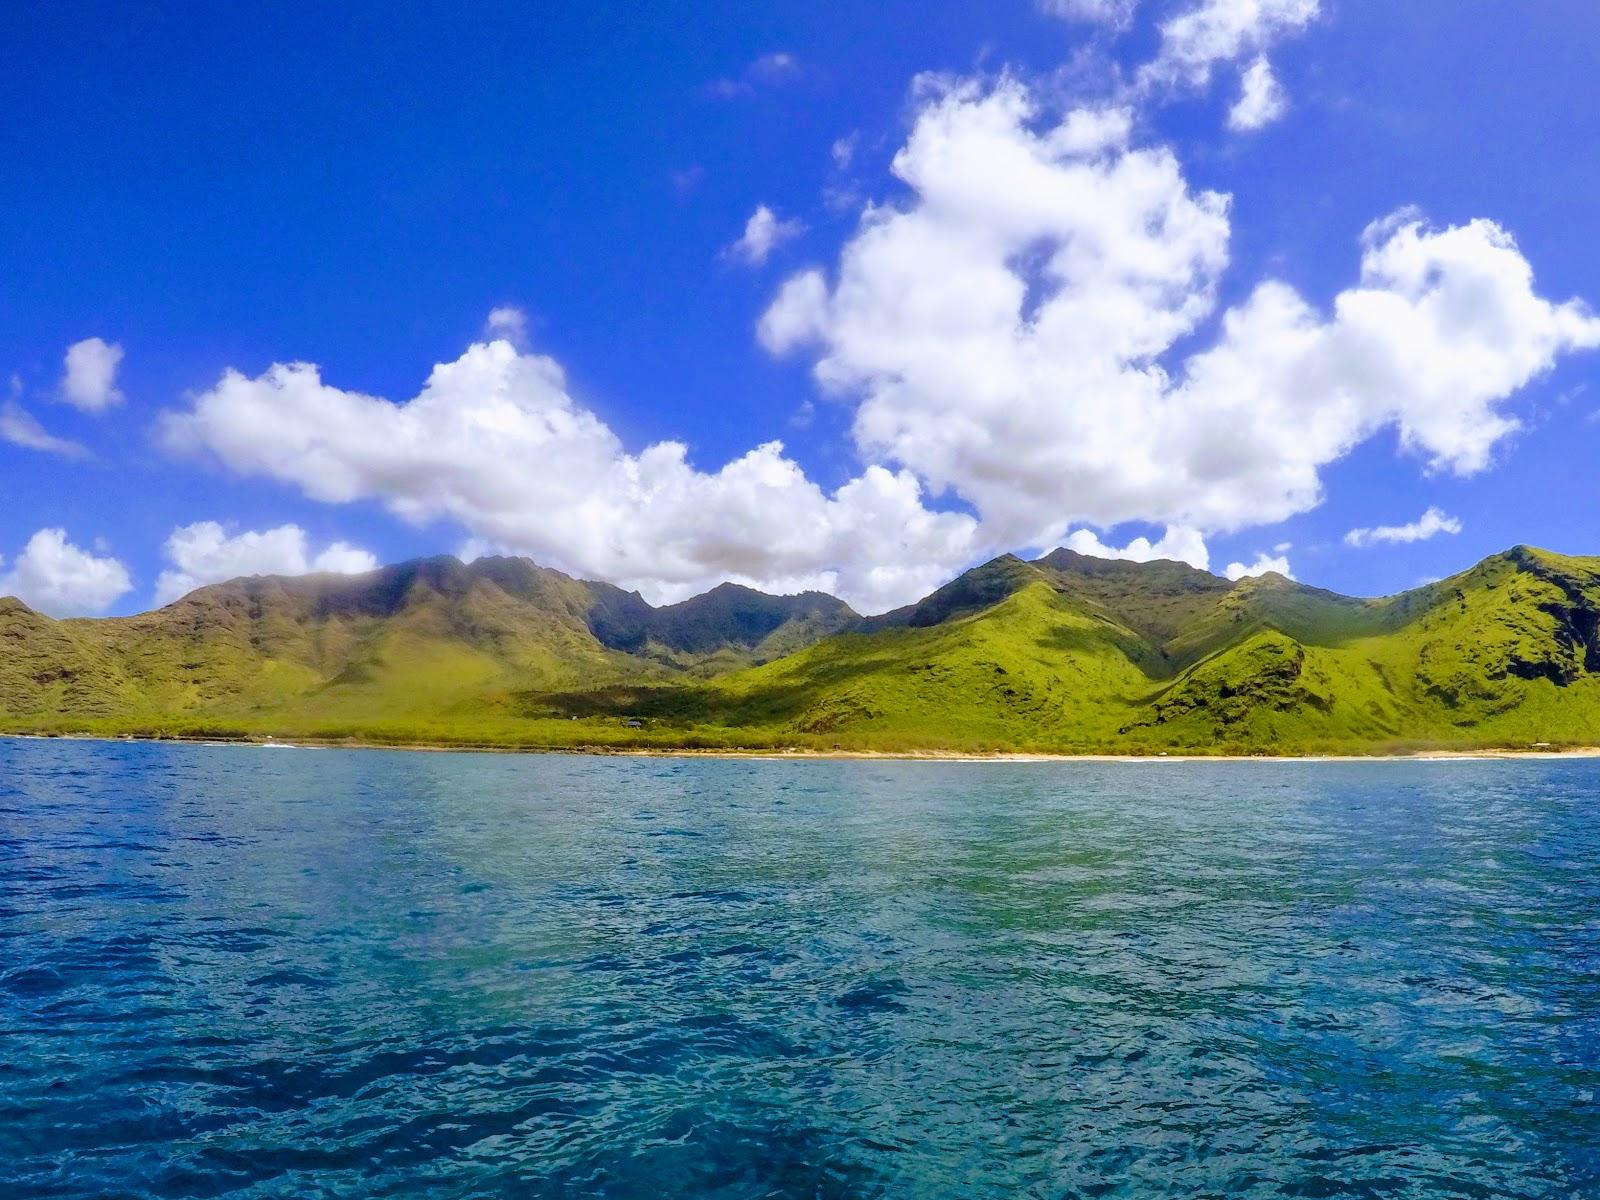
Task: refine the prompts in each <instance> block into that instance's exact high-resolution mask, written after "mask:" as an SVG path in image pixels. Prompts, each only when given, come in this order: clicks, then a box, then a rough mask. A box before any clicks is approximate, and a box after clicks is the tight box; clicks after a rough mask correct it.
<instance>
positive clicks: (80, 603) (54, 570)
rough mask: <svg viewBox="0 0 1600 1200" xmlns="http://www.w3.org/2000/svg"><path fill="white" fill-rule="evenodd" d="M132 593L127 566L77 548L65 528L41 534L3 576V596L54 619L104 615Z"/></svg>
mask: <svg viewBox="0 0 1600 1200" xmlns="http://www.w3.org/2000/svg"><path fill="white" fill-rule="evenodd" d="M132 588H133V580H132V579H131V578H130V577H129V575H128V569H127V568H126V567H125V566H123V565H122V563H120V562H118V561H117V560H116V559H115V558H112V557H110V556H109V555H98V554H92V553H90V552H89V551H87V550H84V549H82V548H80V547H78V546H74V545H73V544H72V543H71V542H70V541H68V540H67V532H66V530H64V529H41V530H39V532H38V533H36V534H34V535H33V536H32V537H31V538H29V539H28V544H27V546H25V547H24V548H23V550H22V553H21V554H19V555H17V559H16V561H15V562H14V563H12V565H11V569H10V570H9V571H7V572H5V574H4V575H0V596H15V597H17V599H19V600H21V601H22V602H23V603H24V604H26V605H27V606H28V607H29V608H32V609H35V610H36V611H38V612H42V613H45V614H47V615H48V616H52V617H81V616H88V615H90V614H93V613H103V612H105V611H106V610H107V609H108V608H110V607H111V606H112V605H113V604H115V603H116V602H117V600H118V599H120V598H121V597H123V596H125V595H127V593H128V592H129V591H131V590H132Z"/></svg>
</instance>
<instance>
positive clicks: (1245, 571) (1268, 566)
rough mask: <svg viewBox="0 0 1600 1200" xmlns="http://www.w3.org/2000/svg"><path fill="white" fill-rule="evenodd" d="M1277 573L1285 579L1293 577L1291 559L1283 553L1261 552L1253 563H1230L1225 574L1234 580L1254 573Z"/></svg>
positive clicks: (1236, 580)
mask: <svg viewBox="0 0 1600 1200" xmlns="http://www.w3.org/2000/svg"><path fill="white" fill-rule="evenodd" d="M1269 573H1276V574H1278V575H1282V576H1283V577H1284V578H1285V579H1293V578H1294V572H1293V571H1291V570H1289V560H1288V559H1287V558H1285V557H1284V556H1283V555H1281V554H1276V555H1274V554H1266V553H1261V554H1258V555H1256V560H1255V562H1253V563H1250V564H1248V565H1246V564H1245V563H1242V562H1233V563H1229V564H1228V567H1227V569H1226V570H1225V571H1223V574H1224V575H1226V576H1227V577H1228V578H1229V579H1232V580H1233V581H1234V582H1238V581H1239V580H1241V579H1245V578H1247V577H1250V576H1254V575H1266V574H1269Z"/></svg>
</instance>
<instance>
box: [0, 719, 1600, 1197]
mask: <svg viewBox="0 0 1600 1200" xmlns="http://www.w3.org/2000/svg"><path fill="white" fill-rule="evenodd" d="M0 1195H4V1196H7V1197H32V1196H41V1197H43V1196H50V1197H79V1196H82V1197H89V1196H93V1197H107V1196H117V1197H212V1196H223V1195H226V1196H240V1197H257V1196H259V1197H266V1196H274V1197H276V1196H292V1197H358V1196H359V1197H374V1196H404V1197H469V1196H470V1197H491V1196H506V1197H511V1196H516V1197H591V1196H592V1197H635V1196H643V1197H650V1198H652V1200H668V1198H676V1197H808V1198H818V1197H919V1198H920V1197H942V1196H950V1197H978V1198H984V1197H1049V1198H1053V1200H1065V1198H1069V1197H1168V1196H1171V1197H1202V1196H1209V1197H1229V1198H1235V1197H1278V1196H1297V1197H1328V1196H1361V1197H1379V1196H1382V1197H1435V1196H1439V1197H1443V1196H1472V1197H1478V1196H1481V1197H1490V1196H1493V1197H1501V1196H1514V1197H1594V1196H1600V762H1596V761H1587V760H1569V759H1562V760H1556V759H1551V760H1521V761H1439V762H1416V761H1392V762H1379V761H1374V762H1292V763H1291V762H1272V761H1247V762H1202V763H1195V762H1176V761H1170V762H1159V761H1157V762H1142V763H1101V762H1094V763H1091V762H1082V763H1075V762H1028V763H998V762H996V763H989V762H983V763H960V762H941V763H935V762H889V761H885V762H877V761H820V760H813V761H783V760H771V761H766V760H718V759H706V758H693V759H671V758H610V757H584V756H579V755H544V756H521V755H495V754H442V753H441V754H432V753H405V752H392V751H379V750H319V749H287V748H284V749H264V748H258V747H244V746H216V747H212V746H198V745H162V744H136V743H119V742H92V741H28V740H0Z"/></svg>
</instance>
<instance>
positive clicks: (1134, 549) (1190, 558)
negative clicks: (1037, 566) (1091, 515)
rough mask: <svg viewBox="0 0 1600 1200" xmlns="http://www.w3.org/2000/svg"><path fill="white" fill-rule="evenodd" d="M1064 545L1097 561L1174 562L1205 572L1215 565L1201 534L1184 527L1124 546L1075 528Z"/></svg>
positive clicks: (1171, 529)
mask: <svg viewBox="0 0 1600 1200" xmlns="http://www.w3.org/2000/svg"><path fill="white" fill-rule="evenodd" d="M1062 544H1063V545H1065V546H1066V548H1067V549H1068V550H1076V551H1077V552H1078V553H1079V554H1088V555H1092V556H1093V557H1095V558H1122V559H1127V560H1129V561H1130V562H1154V561H1156V560H1157V559H1171V560H1172V561H1174V562H1183V563H1188V564H1189V565H1190V566H1191V567H1196V568H1198V569H1199V570H1202V571H1204V570H1207V569H1208V568H1209V567H1210V565H1211V554H1210V552H1209V551H1208V550H1207V549H1206V541H1205V538H1203V537H1201V536H1200V534H1199V533H1198V532H1197V531H1195V530H1193V529H1184V528H1182V527H1181V526H1170V525H1169V526H1168V527H1167V529H1166V532H1165V533H1163V534H1162V536H1161V540H1160V541H1157V542H1152V541H1151V540H1150V539H1149V538H1143V537H1137V538H1134V539H1133V541H1131V542H1129V543H1128V544H1127V545H1126V546H1122V547H1117V546H1108V545H1106V544H1105V543H1104V542H1102V541H1101V540H1100V539H1099V537H1097V536H1096V535H1095V534H1093V533H1091V532H1090V531H1089V530H1087V529H1075V530H1073V531H1072V532H1071V533H1069V534H1068V535H1067V537H1066V541H1065V542H1063V543H1062Z"/></svg>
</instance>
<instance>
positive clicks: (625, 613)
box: [0, 558, 857, 737]
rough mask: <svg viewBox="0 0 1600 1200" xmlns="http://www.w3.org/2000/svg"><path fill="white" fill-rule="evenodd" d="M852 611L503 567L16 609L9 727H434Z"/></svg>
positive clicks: (824, 622)
mask: <svg viewBox="0 0 1600 1200" xmlns="http://www.w3.org/2000/svg"><path fill="white" fill-rule="evenodd" d="M856 619H857V618H856V616H855V614H854V613H853V612H852V611H851V610H850V609H849V608H848V607H847V606H846V605H844V604H843V603H842V602H841V601H839V600H836V599H834V598H833V597H831V596H820V595H817V594H808V595H803V596H792V597H773V596H766V595H763V594H762V593H759V592H754V591H751V590H750V589H747V588H736V587H727V588H721V589H718V590H717V591H716V592H714V593H708V595H707V596H703V597H697V598H696V599H695V600H691V601H688V602H686V603H684V604H680V605H674V606H671V607H667V608H661V609H655V608H652V607H651V606H650V605H648V604H646V603H645V601H644V600H643V599H641V598H640V597H639V596H637V595H636V594H633V593H629V592H623V591H621V590H620V589H617V588H614V587H610V586H609V585H605V584H590V583H584V582H581V581H579V580H575V579H572V578H570V577H568V576H566V575H563V574H562V573H561V572H559V571H552V570H548V569H546V568H543V567H539V566H536V565H535V564H533V563H530V562H528V561H527V560H524V559H505V558H498V559H497V558H490V559H480V560H478V561H477V562H474V563H472V564H470V565H467V564H463V563H461V562H459V561H457V560H456V559H453V558H435V559H425V560H420V561H417V562H411V563H405V564H401V565H399V566H395V567H387V568H384V569H382V570H379V571H376V572H373V573H372V574H370V575H364V576H357V577H345V576H311V577H305V578H293V579H285V578H274V577H255V578H250V579H240V580H234V581H231V582H229V583H224V584H218V585H216V586H213V587H206V588H201V589H200V590H198V591H196V592H193V593H191V594H190V595H188V596H185V597H184V598H183V599H181V600H179V601H177V602H176V603H174V604H171V605H168V606H167V607H166V608H163V609H161V610H159V611H157V612H151V613H144V614H141V615H139V616H136V617H128V618H115V619H106V620H66V621H52V620H50V619H49V618H46V617H43V616H40V615H39V614H37V613H34V612H32V611H30V610H29V609H27V608H26V607H25V606H23V605H22V604H20V603H19V602H17V601H15V600H6V601H0V647H4V648H10V650H11V652H9V653H5V654H4V655H0V723H3V724H4V726H5V727H8V728H13V729H26V728H39V729H45V728H57V729H72V728H85V729H107V728H137V729H149V730H152V731H160V730H173V731H207V730H209V731H215V732H226V731H232V730H251V729H262V730H272V731H284V732H288V731H291V730H292V731H295V732H302V733H318V734H323V735H327V736H336V735H339V734H342V733H350V734H354V735H360V734H363V733H367V732H374V733H384V734H386V735H389V736H395V737H405V736H407V735H408V731H415V732H416V733H417V734H419V735H427V736H432V735H434V734H438V733H443V734H448V733H450V732H451V731H452V730H454V729H456V728H461V729H468V728H475V727H478V726H481V725H484V724H485V722H488V723H489V724H490V725H493V724H494V721H495V719H496V718H497V716H498V714H499V713H500V712H501V710H502V709H503V708H504V705H505V703H506V698H507V697H508V696H510V695H511V694H513V693H515V692H521V691H526V690H528V689H555V688H577V687H595V686H600V685H604V684H607V683H613V682H618V681H624V680H658V681H659V680H667V679H673V678H678V677H682V676H685V675H691V674H696V673H702V674H703V673H706V672H713V671H717V670H727V669H730V668H732V667H738V666H745V665H749V664H750V663H754V662H760V661H763V660H764V659H766V658H769V657H774V656H776V655H778V654H781V653H783V652H784V651H785V650H788V649H790V648H792V647H795V646H799V645H805V644H808V643H809V642H810V641H813V640H815V639H816V638H819V637H822V636H825V635H826V634H827V633H830V632H832V631H833V630H835V629H838V628H841V627H843V626H844V625H846V624H849V623H851V622H853V621H855V620H856ZM486 733H487V735H488V736H497V735H496V733H495V730H494V729H489V730H487V731H486Z"/></svg>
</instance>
